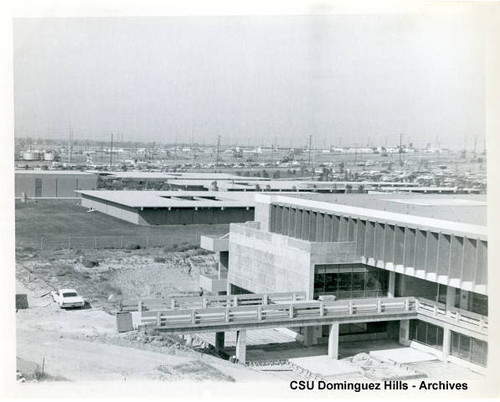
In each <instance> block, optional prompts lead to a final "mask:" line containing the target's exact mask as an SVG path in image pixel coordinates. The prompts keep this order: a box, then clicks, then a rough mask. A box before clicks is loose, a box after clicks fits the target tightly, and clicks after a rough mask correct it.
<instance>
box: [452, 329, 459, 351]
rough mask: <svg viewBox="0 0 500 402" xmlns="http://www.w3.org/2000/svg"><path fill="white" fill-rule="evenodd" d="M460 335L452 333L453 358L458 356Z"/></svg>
mask: <svg viewBox="0 0 500 402" xmlns="http://www.w3.org/2000/svg"><path fill="white" fill-rule="evenodd" d="M459 338H460V335H459V334H457V333H456V332H453V331H451V354H452V355H453V356H458V341H459Z"/></svg>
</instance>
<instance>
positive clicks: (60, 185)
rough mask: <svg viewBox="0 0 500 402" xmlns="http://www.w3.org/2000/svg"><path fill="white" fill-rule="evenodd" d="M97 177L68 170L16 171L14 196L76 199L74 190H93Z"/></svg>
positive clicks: (95, 186)
mask: <svg viewBox="0 0 500 402" xmlns="http://www.w3.org/2000/svg"><path fill="white" fill-rule="evenodd" d="M96 188H97V175H96V174H93V173H85V172H77V171H68V170H16V171H15V196H16V197H22V195H23V193H24V194H26V196H27V197H30V198H33V197H36V198H40V197H77V196H78V194H77V193H76V192H75V191H76V190H95V189H96Z"/></svg>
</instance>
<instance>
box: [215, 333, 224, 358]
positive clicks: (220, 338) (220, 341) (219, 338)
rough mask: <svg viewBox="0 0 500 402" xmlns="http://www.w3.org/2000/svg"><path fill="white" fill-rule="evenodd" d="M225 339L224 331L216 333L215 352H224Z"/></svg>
mask: <svg viewBox="0 0 500 402" xmlns="http://www.w3.org/2000/svg"><path fill="white" fill-rule="evenodd" d="M224 339H225V332H224V331H222V332H216V333H215V351H216V352H217V353H219V352H223V351H224Z"/></svg>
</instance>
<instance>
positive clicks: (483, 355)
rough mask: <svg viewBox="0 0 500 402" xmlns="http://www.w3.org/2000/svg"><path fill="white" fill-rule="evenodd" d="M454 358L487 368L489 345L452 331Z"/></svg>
mask: <svg viewBox="0 0 500 402" xmlns="http://www.w3.org/2000/svg"><path fill="white" fill-rule="evenodd" d="M450 353H451V355H452V356H456V357H459V358H460V359H463V360H466V361H469V362H471V363H475V364H479V365H481V366H486V363H487V357H488V343H487V342H484V341H481V340H479V339H476V338H472V337H470V336H467V335H463V334H459V333H458V332H454V331H451V351H450Z"/></svg>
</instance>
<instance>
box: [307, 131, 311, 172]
mask: <svg viewBox="0 0 500 402" xmlns="http://www.w3.org/2000/svg"><path fill="white" fill-rule="evenodd" d="M311 148H312V135H309V157H308V160H307V162H308V165H309V169H310V168H311Z"/></svg>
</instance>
